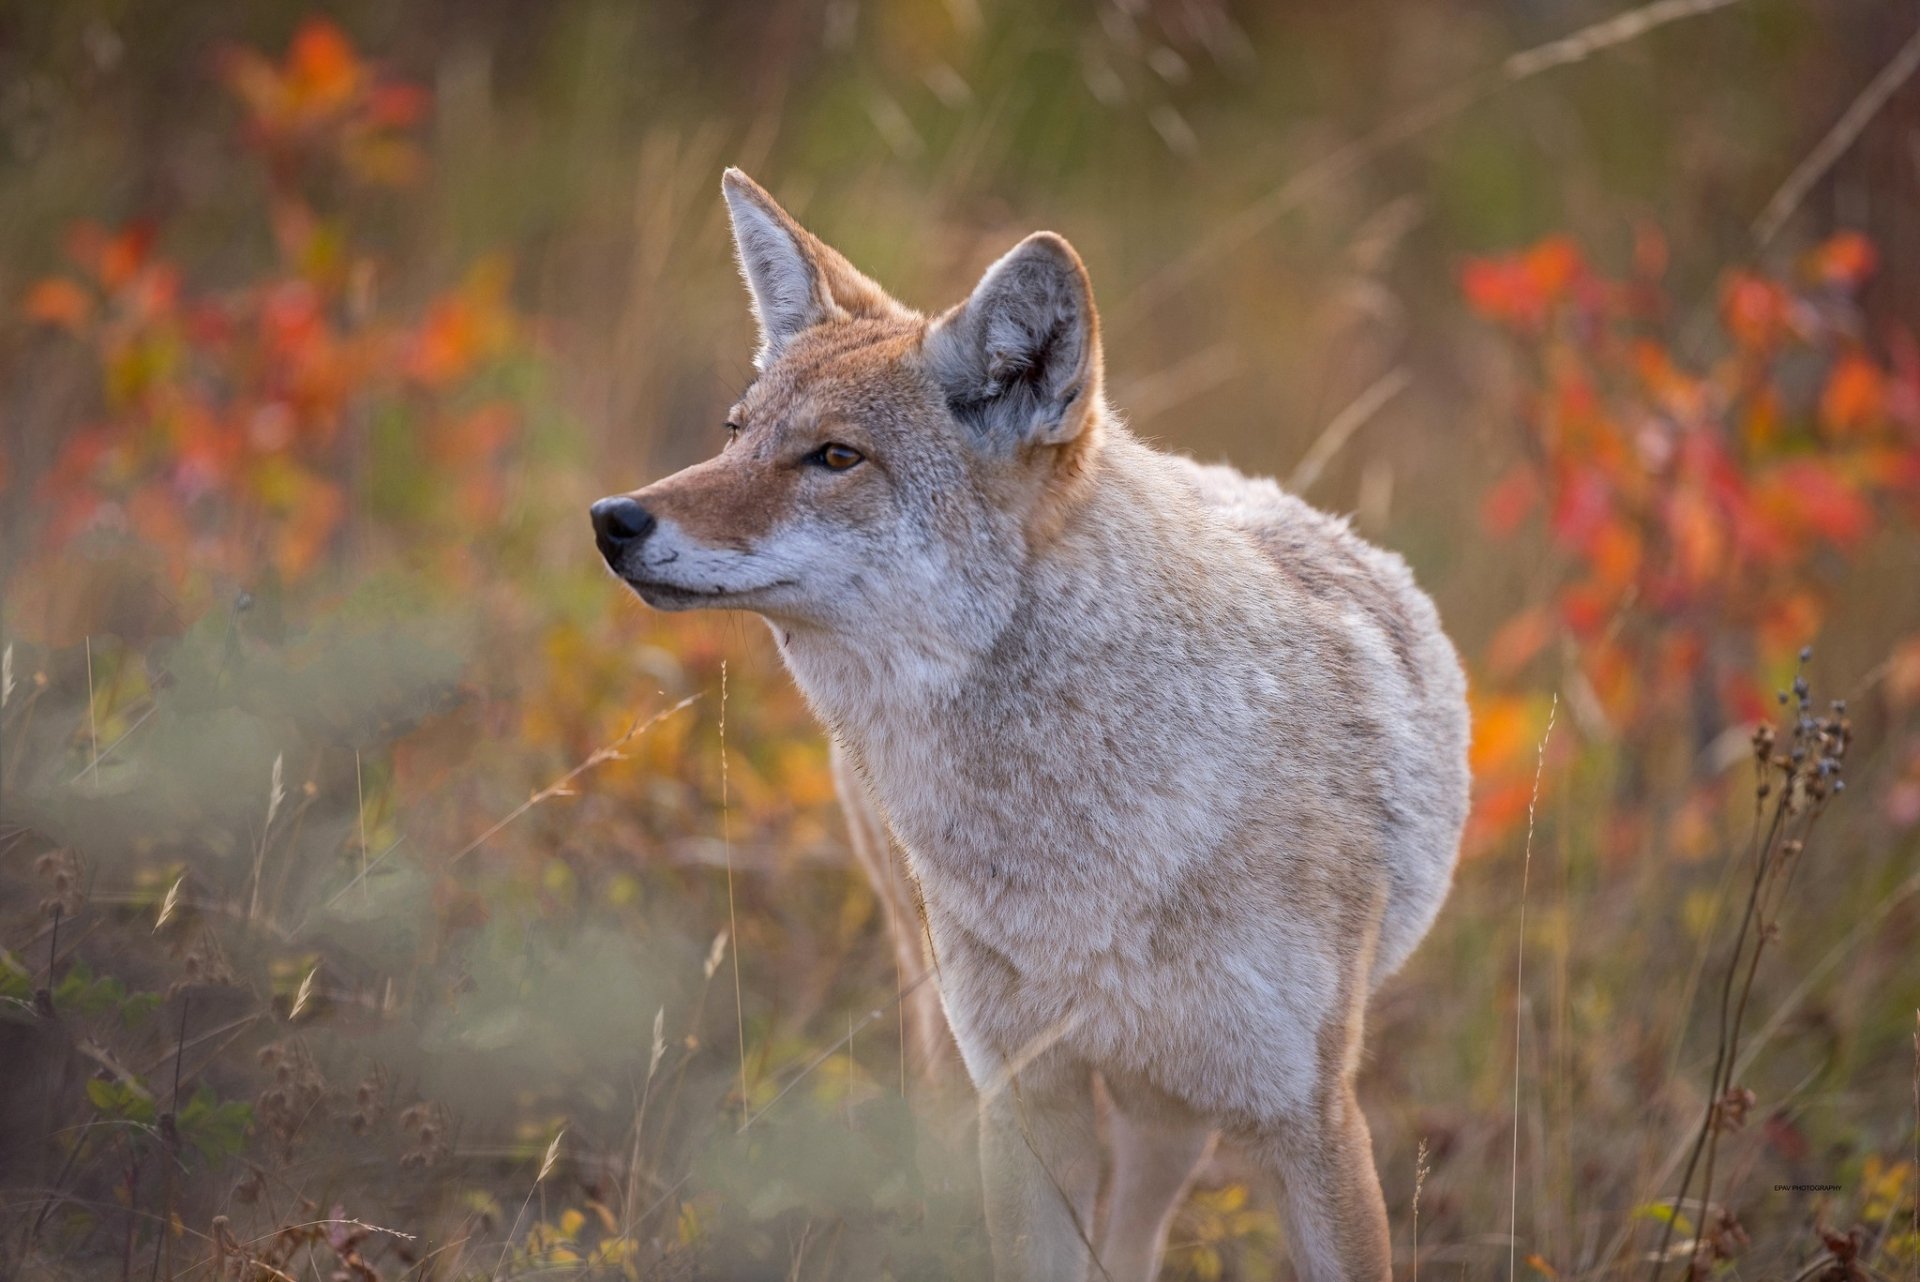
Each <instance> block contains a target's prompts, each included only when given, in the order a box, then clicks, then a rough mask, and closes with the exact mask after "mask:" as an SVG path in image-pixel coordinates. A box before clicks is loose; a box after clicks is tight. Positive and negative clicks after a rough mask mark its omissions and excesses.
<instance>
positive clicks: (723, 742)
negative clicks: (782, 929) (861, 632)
mask: <svg viewBox="0 0 1920 1282" xmlns="http://www.w3.org/2000/svg"><path fill="white" fill-rule="evenodd" d="M729 800H730V799H729V796H728V791H727V661H726V660H725V659H722V660H720V853H721V855H722V856H723V857H724V858H725V860H726V864H727V934H729V935H731V936H732V937H733V1022H734V1028H735V1031H736V1032H737V1033H738V1035H739V1038H740V1129H741V1130H743V1131H744V1130H746V1129H747V1127H749V1126H751V1125H752V1124H753V1110H752V1101H751V1100H750V1099H749V1098H748V1096H747V1008H746V1006H745V1005H744V1004H743V1003H742V1002H741V1000H740V924H739V922H738V921H737V920H735V918H734V912H733V831H732V829H733V825H732V823H731V822H730V821H729V818H728V816H729V812H730V806H729Z"/></svg>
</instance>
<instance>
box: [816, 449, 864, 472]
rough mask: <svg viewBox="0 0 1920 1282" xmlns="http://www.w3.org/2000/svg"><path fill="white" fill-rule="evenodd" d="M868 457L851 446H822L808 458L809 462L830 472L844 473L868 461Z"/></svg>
mask: <svg viewBox="0 0 1920 1282" xmlns="http://www.w3.org/2000/svg"><path fill="white" fill-rule="evenodd" d="M866 457H867V456H866V455H864V454H862V453H861V452H860V451H859V450H856V449H854V448H853V446H851V445H840V444H837V443H836V444H830V445H822V446H821V447H820V448H819V449H817V450H815V451H814V452H813V453H812V455H810V456H809V457H808V460H807V461H808V462H810V463H818V464H819V465H820V466H821V467H824V468H826V469H827V470H828V471H829V472H844V471H846V470H847V469H848V468H850V467H852V466H854V465H855V464H857V463H863V462H865V461H866Z"/></svg>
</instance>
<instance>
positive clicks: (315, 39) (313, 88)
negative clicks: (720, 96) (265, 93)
mask: <svg viewBox="0 0 1920 1282" xmlns="http://www.w3.org/2000/svg"><path fill="white" fill-rule="evenodd" d="M360 75H361V65H360V58H359V55H358V54H356V53H355V52H354V51H353V45H352V44H351V43H350V42H349V41H348V40H347V37H346V35H345V33H343V32H342V31H341V30H340V28H338V27H336V26H334V25H333V24H332V23H331V22H328V21H327V20H326V19H325V18H308V19H307V20H306V21H305V22H303V23H301V24H300V29H299V30H298V31H297V32H295V33H294V36H293V42H292V43H291V44H290V45H288V46H287V70H286V80H287V88H288V90H289V91H290V92H291V94H292V97H293V99H294V102H295V104H296V105H297V106H298V107H301V108H304V109H306V110H309V111H314V112H325V111H329V110H332V109H334V108H337V107H340V106H343V105H345V103H346V102H347V101H348V100H349V99H350V98H352V97H353V93H354V90H355V89H356V88H357V87H358V86H359V83H360Z"/></svg>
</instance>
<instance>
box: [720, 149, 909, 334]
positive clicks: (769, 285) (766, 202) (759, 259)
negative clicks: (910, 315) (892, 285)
mask: <svg viewBox="0 0 1920 1282" xmlns="http://www.w3.org/2000/svg"><path fill="white" fill-rule="evenodd" d="M720 190H721V194H722V195H723V196H724V197H725V198H726V202H727V214H728V216H729V218H730V219H731V220H732V223H733V244H734V252H735V254H736V256H737V257H738V259H739V262H740V275H741V276H742V277H743V278H744V279H745V280H746V283H747V294H748V296H749V298H750V299H751V300H752V303H753V315H754V319H755V321H757V322H758V324H759V327H760V350H759V352H758V353H757V354H756V355H755V357H754V365H755V366H756V367H757V368H759V369H761V370H765V369H766V368H767V367H768V366H769V365H771V364H773V362H774V361H776V360H778V359H779V357H780V352H781V351H782V350H783V349H784V348H785V347H786V345H787V344H788V343H789V342H791V341H792V340H793V338H794V337H795V336H796V335H798V334H800V333H802V332H803V331H805V330H807V329H810V328H812V327H813V326H815V325H818V324H821V323H822V322H825V321H829V320H844V319H847V318H849V317H857V316H867V317H871V316H892V315H903V314H905V312H906V309H905V308H904V307H902V306H901V305H900V304H899V303H897V302H895V301H894V299H893V298H892V297H891V296H890V295H889V294H888V293H887V291H885V290H884V289H881V288H880V286H878V285H876V284H874V283H873V281H871V280H869V279H868V278H867V277H866V276H864V275H862V274H861V273H860V272H859V271H858V270H856V269H855V268H854V266H853V264H851V263H849V262H848V261H847V260H846V259H845V258H844V257H842V256H841V255H840V253H839V252H838V251H836V250H835V249H834V248H833V247H832V246H830V245H828V244H827V243H826V242H825V241H822V240H821V239H820V238H819V237H817V236H815V235H814V234H813V233H812V232H809V231H808V230H807V229H806V228H804V227H802V226H801V225H800V224H799V223H798V222H797V221H795V220H794V217H793V215H791V214H789V213H788V212H787V211H786V210H784V209H782V208H781V207H780V204H779V202H778V201H776V200H774V198H773V197H772V196H769V195H768V194H767V192H766V190H765V189H764V188H762V187H761V186H760V184H758V183H756V182H755V181H753V179H751V178H749V177H747V176H746V175H745V174H744V173H742V172H741V171H740V170H738V169H729V170H727V172H726V175H725V176H724V177H723V178H722V179H721V182H720Z"/></svg>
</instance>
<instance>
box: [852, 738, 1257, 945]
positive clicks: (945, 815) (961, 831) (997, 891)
mask: <svg viewBox="0 0 1920 1282" xmlns="http://www.w3.org/2000/svg"><path fill="white" fill-rule="evenodd" d="M1168 738H1169V732H1168V731H1167V730H1166V728H1165V727H1164V726H1163V727H1162V728H1161V733H1160V734H1159V735H1158V736H1156V735H1153V734H1151V733H1150V732H1149V731H1148V730H1147V728H1146V727H1145V726H1144V725H1142V724H1139V723H1137V722H1136V721H1135V720H1134V719H1132V718H1129V717H1126V716H1123V715H1120V714H1119V712H1118V711H1117V710H1115V711H1112V712H1109V711H1108V710H1105V709H1089V708H1087V707H1086V706H1085V705H1082V706H1081V707H1078V708H1076V707H1072V706H1062V705H1060V704H1058V703H1056V704H1054V705H1053V706H1051V707H1049V708H1044V709H1035V708H1018V709H1016V710H1014V711H1013V712H1012V713H1011V714H1007V713H1003V712H1002V711H1001V709H1000V708H997V707H990V708H988V709H985V710H981V709H978V708H974V709H964V710H961V711H959V712H948V713H947V715H945V716H928V717H924V718H920V719H917V721H916V722H908V723H906V724H904V725H897V726H890V725H881V726H877V727H876V728H875V731H874V733H872V734H871V735H870V736H869V737H868V739H867V742H866V743H865V744H863V745H862V749H863V751H862V755H863V756H864V758H865V761H866V766H867V771H868V778H869V780H870V782H871V783H872V785H873V787H874V791H875V793H876V795H877V797H878V799H879V801H880V803H881V806H882V808H883V809H884V811H885V812H886V814H887V817H888V820H889V822H890V823H891V824H892V826H893V829H894V832H895V835H896V836H897V837H898V838H899V840H900V842H901V844H902V845H903V846H904V847H905V849H906V851H907V854H908V858H909V859H910V860H911V861H912V864H913V867H914V871H915V872H916V874H917V875H918V876H919V878H920V880H921V883H922V887H923V890H924V892H925V894H926V897H927V899H928V901H929V904H930V905H931V906H932V908H933V909H934V910H935V911H937V912H938V913H939V914H941V915H942V916H943V917H945V918H947V919H949V920H952V921H955V922H957V923H962V924H964V925H965V927H966V928H967V929H968V930H970V931H971V932H973V933H974V934H975V935H977V936H978V937H980V938H981V939H982V940H984V941H986V942H988V943H990V944H991V945H992V946H993V947H994V948H995V949H996V950H998V951H1000V952H1001V953H1002V954H1004V955H1005V956H1006V957H1007V958H1008V959H1009V960H1010V961H1012V962H1014V963H1015V964H1016V965H1018V966H1020V967H1021V968H1022V969H1023V970H1024V969H1034V970H1037V971H1042V972H1045V971H1054V970H1058V969H1059V968H1061V967H1067V968H1070V969H1072V968H1077V967H1078V966H1080V965H1081V964H1082V960H1083V959H1086V958H1089V957H1094V956H1099V955H1112V954H1114V953H1115V952H1116V950H1117V951H1120V952H1124V951H1126V942H1127V941H1126V936H1127V935H1128V933H1129V931H1131V930H1133V929H1135V928H1136V927H1137V924H1138V920H1139V915H1140V913H1141V912H1142V911H1144V910H1145V909H1146V908H1147V907H1149V906H1150V905H1151V904H1153V903H1154V902H1157V901H1158V900H1159V899H1161V898H1163V897H1164V895H1165V893H1166V890H1167V888H1168V887H1169V886H1170V885H1172V884H1174V883H1175V882H1177V881H1178V880H1179V879H1180V878H1181V877H1183V876H1184V875H1185V874H1186V872H1187V870H1189V869H1190V868H1191V867H1192V866H1193V865H1194V864H1195V863H1196V862H1198V861H1202V860H1204V859H1205V858H1206V856H1207V855H1208V853H1209V852H1210V851H1211V850H1212V849H1213V848H1214V847H1215V846H1217V845H1218V843H1219V841H1220V840H1221V837H1222V834H1223V831H1224V820H1223V816H1225V815H1229V814H1231V813H1232V812H1233V810H1234V802H1235V799H1236V796H1237V795H1238V794H1239V793H1240V792H1241V791H1242V789H1243V788H1244V786H1245V781H1244V779H1243V778H1242V777H1241V771H1240V770H1239V768H1238V767H1237V765H1236V764H1235V763H1234V762H1233V761H1231V760H1230V759H1223V758H1221V757H1220V756H1218V755H1217V754H1216V753H1215V752H1211V751H1209V747H1210V745H1208V744H1206V743H1204V742H1201V743H1190V744H1187V745H1185V750H1184V751H1183V750H1181V749H1180V746H1179V745H1170V744H1169V743H1168V742H1167V739H1168Z"/></svg>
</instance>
